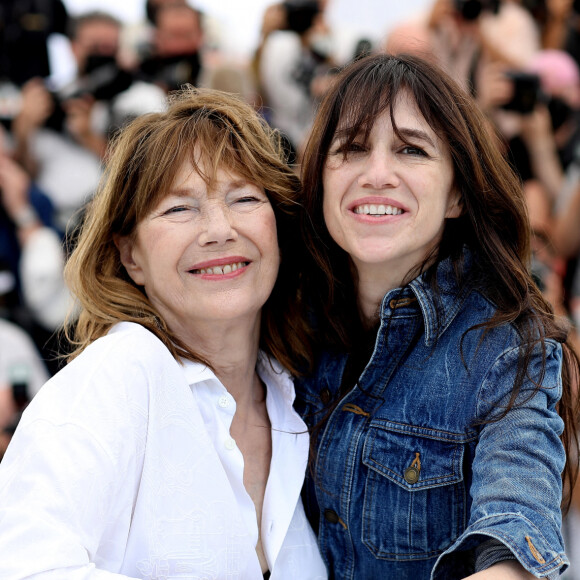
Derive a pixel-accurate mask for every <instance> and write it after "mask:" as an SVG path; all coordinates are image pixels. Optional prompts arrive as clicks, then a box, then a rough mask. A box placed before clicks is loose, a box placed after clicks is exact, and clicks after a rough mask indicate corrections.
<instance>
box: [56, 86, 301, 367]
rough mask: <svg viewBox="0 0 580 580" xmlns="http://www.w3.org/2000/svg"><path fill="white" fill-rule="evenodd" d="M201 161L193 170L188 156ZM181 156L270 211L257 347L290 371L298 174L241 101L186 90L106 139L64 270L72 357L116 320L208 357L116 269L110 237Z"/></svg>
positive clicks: (295, 354) (129, 229)
mask: <svg viewBox="0 0 580 580" xmlns="http://www.w3.org/2000/svg"><path fill="white" fill-rule="evenodd" d="M197 152H200V153H201V157H202V159H203V161H204V163H205V167H206V168H207V167H209V169H206V172H205V173H202V171H201V168H200V166H199V164H198V162H196V161H199V159H197V158H196V155H195V154H196V153H197ZM185 161H190V162H191V163H192V165H193V167H194V169H195V170H196V171H198V173H199V174H200V175H201V176H202V177H203V178H204V180H206V182H207V183H208V186H211V184H212V182H213V180H214V179H215V176H216V173H217V170H218V169H220V168H222V169H227V170H229V171H231V172H234V173H236V174H238V175H240V176H242V177H243V178H245V179H247V180H248V181H249V182H251V183H254V184H256V185H258V186H260V187H263V188H264V190H265V192H266V194H267V196H268V198H269V200H270V203H271V204H272V207H273V209H274V213H275V216H276V225H277V232H278V244H279V246H280V252H281V257H282V260H281V265H280V271H279V274H278V279H277V282H276V284H275V287H274V290H273V292H272V294H271V296H270V298H269V299H268V301H267V302H266V304H265V305H264V307H263V309H262V317H261V325H262V328H261V339H260V341H261V342H260V346H261V348H263V349H264V350H265V351H266V352H267V353H269V354H271V355H273V356H274V357H275V358H277V359H278V360H279V361H280V362H281V363H282V364H283V365H285V366H286V367H287V368H289V369H290V370H294V364H293V361H296V360H301V359H302V358H303V357H305V356H306V354H305V352H304V346H303V345H304V344H305V343H306V340H305V338H304V336H305V332H306V326H305V325H303V324H302V319H301V318H300V316H299V315H298V314H295V311H296V309H297V306H296V302H295V300H294V298H295V296H296V291H295V288H296V286H297V277H298V266H299V264H300V252H299V250H298V248H300V247H301V244H300V232H299V226H298V221H297V220H298V218H297V210H298V198H299V196H300V181H299V179H298V177H297V175H296V174H295V172H294V171H293V170H292V168H290V167H289V166H288V165H287V163H286V157H285V152H284V150H283V148H282V142H281V139H280V138H279V135H278V133H277V132H275V131H273V130H271V129H270V128H269V127H268V126H267V124H266V123H265V122H264V121H263V120H262V119H261V118H260V117H258V115H257V113H256V112H255V111H254V109H252V108H251V107H250V106H249V105H248V104H246V103H245V102H244V101H242V100H241V99H240V98H238V97H236V96H234V95H232V94H228V93H224V92H220V91H212V90H205V89H195V88H193V87H188V88H186V89H184V90H182V91H180V92H177V93H174V94H172V95H171V97H170V102H169V107H168V109H167V111H165V112H162V113H152V114H147V115H143V116H141V117H138V118H137V119H136V120H134V121H133V122H132V123H130V124H129V125H128V126H127V127H125V128H124V129H123V130H122V131H121V132H120V133H119V135H118V136H117V137H116V139H115V140H114V142H113V144H112V146H111V150H110V154H109V157H108V161H107V164H106V168H105V173H104V176H103V180H102V183H101V186H100V188H99V190H98V192H97V193H96V195H95V197H94V199H93V200H92V202H91V203H90V205H89V207H88V210H87V213H86V216H85V219H84V221H83V225H82V227H81V231H80V234H79V237H78V242H77V244H76V247H75V249H74V251H73V252H72V254H71V257H70V259H69V260H68V262H67V265H66V269H65V275H66V279H67V282H68V284H69V286H70V288H71V290H72V291H73V293H74V294H75V296H76V298H77V300H78V302H79V306H80V313H79V315H78V319H77V320H73V321H70V322H69V323H68V324H67V328H66V333H67V337H68V339H69V340H70V341H71V342H72V343H73V346H74V347H76V350H74V352H73V353H72V355H71V358H74V357H75V356H77V355H78V354H79V353H80V352H82V351H83V350H84V349H85V348H86V347H87V346H88V345H89V344H90V343H91V342H93V341H94V340H96V339H97V338H99V337H101V336H103V335H105V334H106V333H107V332H108V330H109V329H110V328H111V326H113V325H114V324H116V323H117V322H120V321H129V322H136V323H138V324H141V325H142V326H144V327H145V328H147V329H149V330H150V331H151V332H153V333H154V334H155V335H156V336H157V337H159V338H160V339H161V340H162V341H163V343H164V344H165V345H166V346H167V348H168V349H169V350H170V351H171V353H172V354H173V356H174V357H176V358H184V359H190V360H197V361H201V362H204V363H206V364H207V361H203V360H202V359H201V357H200V356H199V355H198V354H197V353H196V352H194V351H193V350H192V349H191V348H189V347H188V346H187V345H185V344H184V343H183V342H181V341H180V340H179V339H178V338H177V337H176V336H174V334H173V333H172V332H171V330H170V329H169V328H168V327H167V325H166V324H165V322H164V320H163V319H162V318H161V317H160V316H159V314H158V312H157V311H156V310H155V308H154V307H153V306H152V305H151V303H150V301H149V300H148V298H147V295H146V294H145V292H144V291H143V289H142V288H141V287H139V286H137V285H136V284H135V283H134V282H133V281H132V280H131V278H130V277H129V276H128V274H127V272H126V271H125V268H124V266H123V265H122V263H121V259H120V255H119V251H118V249H117V247H116V246H115V242H114V237H116V236H132V235H134V234H135V230H136V227H137V224H138V223H139V222H140V221H141V220H142V219H143V218H144V217H145V216H146V215H147V214H148V213H149V212H150V211H151V210H152V209H153V208H154V207H155V206H156V205H157V204H158V202H159V201H160V200H161V199H162V198H163V197H164V196H166V195H167V193H168V192H169V191H170V189H171V186H172V185H173V181H174V178H175V176H176V174H177V172H178V170H179V169H180V167H181V165H182V164H183V163H184V162H185Z"/></svg>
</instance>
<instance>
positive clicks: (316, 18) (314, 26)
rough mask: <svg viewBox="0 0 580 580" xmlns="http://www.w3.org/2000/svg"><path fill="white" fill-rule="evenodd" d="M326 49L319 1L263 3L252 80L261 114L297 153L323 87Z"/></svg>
mask: <svg viewBox="0 0 580 580" xmlns="http://www.w3.org/2000/svg"><path fill="white" fill-rule="evenodd" d="M332 53H333V44H332V35H331V32H330V30H329V28H328V26H327V24H326V22H325V20H324V3H323V2H322V1H311V0H289V1H287V2H280V3H276V4H271V5H270V6H268V7H267V8H266V10H265V12H264V16H263V19H262V31H261V42H260V45H259V47H258V50H257V52H256V55H255V57H254V70H255V72H256V75H257V85H258V87H259V91H260V94H261V96H262V98H263V101H264V105H265V108H264V113H265V116H266V118H267V119H268V121H269V122H270V123H271V124H272V125H273V126H274V127H276V128H278V129H280V130H281V131H282V133H283V134H284V135H285V136H286V137H287V138H288V140H289V142H290V144H291V146H292V148H293V149H294V151H295V152H297V153H298V155H299V151H300V148H301V146H302V144H303V142H304V139H305V137H306V135H307V133H308V131H309V129H310V125H311V122H312V115H313V110H314V106H315V103H316V101H317V99H318V98H319V97H320V96H321V94H322V93H323V92H324V90H325V86H326V85H325V82H326V79H327V75H326V73H327V72H328V70H329V68H330V67H331V66H332V64H333V62H332Z"/></svg>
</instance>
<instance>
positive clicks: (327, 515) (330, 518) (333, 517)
mask: <svg viewBox="0 0 580 580" xmlns="http://www.w3.org/2000/svg"><path fill="white" fill-rule="evenodd" d="M324 519H325V520H326V521H327V522H330V523H331V524H336V523H338V520H339V517H338V514H337V513H336V512H335V511H334V510H328V509H327V510H324Z"/></svg>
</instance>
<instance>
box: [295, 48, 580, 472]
mask: <svg viewBox="0 0 580 580" xmlns="http://www.w3.org/2000/svg"><path fill="white" fill-rule="evenodd" d="M399 98H409V99H412V100H414V102H415V103H416V105H417V108H418V110H419V111H420V112H421V114H422V115H423V117H424V119H425V120H426V122H427V123H428V124H429V125H430V126H431V128H432V129H433V131H434V132H435V133H436V134H437V136H438V137H439V138H440V139H441V141H442V142H443V143H445V145H446V146H447V147H448V149H449V151H450V155H451V158H452V162H453V169H454V180H455V182H454V185H455V188H456V190H457V191H458V192H459V194H460V202H461V206H462V208H463V212H462V215H461V217H459V218H455V219H448V220H446V223H445V228H444V233H443V238H442V240H441V243H440V244H439V246H438V248H436V249H435V251H434V252H433V253H432V254H431V255H429V256H425V260H424V262H423V263H422V264H419V265H417V267H416V268H415V269H414V270H413V271H411V272H409V273H408V276H407V278H406V281H407V282H408V281H410V280H411V279H412V278H414V277H415V276H417V275H418V274H419V273H421V272H422V271H425V272H426V275H427V277H428V279H429V280H430V283H431V286H432V288H433V291H434V293H435V296H436V297H437V296H438V289H437V284H436V277H435V276H434V272H435V270H436V267H437V264H438V263H439V262H440V261H442V260H443V259H446V258H450V259H451V261H452V263H453V265H454V271H455V274H456V277H457V280H458V282H459V283H462V282H465V274H466V273H465V271H464V267H463V266H464V265H463V261H462V255H463V248H464V247H465V246H468V247H469V248H470V249H471V250H472V252H473V253H474V254H475V256H476V262H477V272H476V273H475V275H476V276H477V277H478V278H477V284H478V289H479V290H480V291H481V292H482V293H483V294H484V295H485V296H487V297H488V298H489V299H490V300H491V301H492V302H493V303H494V304H495V305H496V307H497V310H496V313H495V315H494V316H493V318H491V319H490V320H487V321H484V322H483V323H482V324H479V325H478V326H477V327H475V328H483V329H484V330H487V329H491V328H494V327H497V326H499V325H501V324H507V323H511V324H514V325H515V327H516V328H517V329H518V330H519V332H520V335H521V337H522V349H523V355H522V357H521V360H520V367H519V372H518V375H517V379H516V384H515V385H514V389H513V392H512V397H511V400H510V403H509V405H508V408H507V409H506V410H505V413H507V412H508V411H509V409H510V408H511V407H513V405H514V404H515V403H516V400H517V397H518V393H519V392H520V390H521V387H522V385H523V382H524V380H525V379H526V378H527V375H526V373H527V368H528V365H529V362H530V358H531V356H532V352H533V350H534V349H535V347H536V345H537V344H538V342H539V343H540V344H541V345H542V346H543V345H544V344H545V343H544V341H545V340H546V339H548V338H552V339H555V340H557V341H558V342H560V343H562V345H563V350H564V367H563V376H562V379H563V395H562V399H561V401H560V404H559V413H560V415H561V417H562V418H563V420H564V423H565V431H564V435H563V441H564V445H565V448H566V452H567V456H568V462H567V466H566V471H565V475H566V479H567V480H568V482H570V483H573V481H574V478H575V475H576V472H577V467H578V462H577V460H576V459H575V457H576V450H577V447H578V436H577V421H578V398H577V396H576V395H575V393H574V385H577V384H578V368H579V364H578V358H577V356H576V354H575V353H574V351H573V350H572V348H571V347H570V346H569V344H568V343H567V342H566V341H567V331H568V328H567V326H566V325H563V324H562V323H561V322H560V321H559V320H557V319H556V318H555V317H554V315H553V313H552V308H551V306H550V305H549V304H548V303H547V302H546V300H545V299H544V298H543V296H542V294H541V292H540V291H539V289H538V288H537V286H536V285H535V283H534V282H533V279H532V277H531V275H530V270H529V263H530V226H529V223H528V216H527V210H526V203H525V199H524V196H523V192H522V187H521V183H520V181H519V179H518V178H517V177H516V175H515V174H514V172H513V170H512V169H511V167H510V166H509V165H508V163H507V161H506V159H505V158H504V156H503V155H502V153H501V151H500V149H499V147H498V142H499V137H498V135H497V134H496V133H495V132H494V131H492V130H491V129H490V124H489V122H488V120H487V119H486V118H485V117H484V115H483V114H482V113H481V112H480V110H479V109H478V107H477V105H476V104H475V102H474V101H473V99H472V98H471V97H470V96H469V95H468V94H466V93H465V92H464V91H463V90H462V89H461V88H460V87H459V86H458V85H457V84H456V83H455V82H454V81H453V80H452V79H451V78H450V77H449V76H448V75H447V74H446V73H445V72H443V71H442V70H440V69H439V68H437V67H436V66H434V65H433V64H432V63H428V62H426V61H423V60H421V59H419V58H417V57H413V56H405V55H398V56H391V55H388V54H377V55H373V56H369V57H366V58H363V59H360V60H358V61H356V62H354V63H351V64H350V65H347V66H346V67H345V68H344V69H343V70H342V71H340V73H339V74H338V76H337V77H336V78H335V80H334V82H333V84H332V86H331V88H330V89H329V90H328V92H327V94H326V95H325V97H324V99H323V101H322V102H321V105H320V107H319V111H318V114H317V116H316V119H315V121H314V126H313V129H312V132H311V136H310V139H309V141H308V144H307V146H306V150H305V154H304V163H303V167H302V182H303V190H304V206H305V211H304V213H303V216H302V223H301V227H302V232H303V236H304V238H305V240H306V243H307V246H308V249H309V251H310V255H311V256H310V258H311V261H310V267H309V271H308V275H306V276H304V279H303V285H304V288H303V292H304V294H305V295H307V296H308V297H309V300H310V302H311V305H312V308H313V309H314V312H315V313H316V319H317V321H318V325H319V335H318V340H317V342H318V346H319V348H324V347H328V346H329V345H331V346H334V347H337V348H340V349H346V350H347V351H348V350H350V349H351V348H352V346H353V344H352V343H353V340H357V339H356V337H357V336H360V331H361V321H360V318H359V316H358V310H357V308H356V304H357V298H356V296H357V290H356V285H357V280H356V272H355V273H354V276H353V268H352V267H351V263H350V260H349V257H348V255H347V254H346V253H345V252H344V251H343V250H342V249H341V248H340V247H339V246H338V245H337V244H336V243H335V242H334V240H333V239H332V238H331V236H330V234H329V232H328V229H327V228H326V225H325V223H324V216H323V211H322V200H323V195H324V192H323V183H322V174H323V169H324V166H325V163H326V160H327V157H328V154H329V149H330V146H331V143H332V141H333V140H334V138H335V137H336V135H337V134H338V135H340V137H341V139H342V140H343V142H344V143H345V147H344V149H345V150H348V149H349V147H348V145H349V144H352V143H353V142H354V141H355V140H360V139H362V140H363V141H366V140H367V139H368V138H369V134H370V131H371V130H372V127H373V124H374V122H375V121H376V119H377V118H378V117H379V116H380V115H381V114H382V113H384V112H388V113H389V114H390V117H391V122H392V124H393V128H394V131H395V132H397V127H396V123H395V119H394V107H395V106H396V102H397V99H399ZM399 137H400V138H401V139H402V141H403V142H405V138H404V136H402V135H400V134H399ZM473 275H474V273H473V272H470V274H469V276H473ZM353 337H354V338H353ZM544 353H545V348H544ZM540 382H541V378H540V380H539V381H538V383H540ZM502 416H503V414H502Z"/></svg>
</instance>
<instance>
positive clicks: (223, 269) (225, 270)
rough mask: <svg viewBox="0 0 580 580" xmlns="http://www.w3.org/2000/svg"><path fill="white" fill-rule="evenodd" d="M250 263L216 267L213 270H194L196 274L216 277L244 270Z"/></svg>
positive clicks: (235, 263)
mask: <svg viewBox="0 0 580 580" xmlns="http://www.w3.org/2000/svg"><path fill="white" fill-rule="evenodd" d="M248 263H249V262H234V263H233V264H225V265H224V266H215V267H213V268H200V269H199V270H192V272H194V273H196V272H197V273H199V274H213V275H214V276H219V275H223V274H230V273H231V272H235V271H236V270H238V269H239V268H243V267H244V266H246V265H247V264H248Z"/></svg>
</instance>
